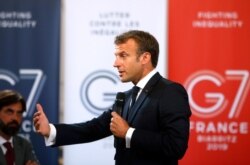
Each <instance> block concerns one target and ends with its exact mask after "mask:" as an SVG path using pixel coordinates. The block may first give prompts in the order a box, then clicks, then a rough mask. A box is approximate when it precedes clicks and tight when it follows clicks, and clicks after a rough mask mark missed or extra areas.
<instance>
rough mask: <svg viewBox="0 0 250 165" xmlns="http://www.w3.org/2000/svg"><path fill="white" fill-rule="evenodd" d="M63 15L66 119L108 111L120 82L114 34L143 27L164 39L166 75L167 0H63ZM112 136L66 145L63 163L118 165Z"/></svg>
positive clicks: (160, 67) (162, 62) (121, 87)
mask: <svg viewBox="0 0 250 165" xmlns="http://www.w3.org/2000/svg"><path fill="white" fill-rule="evenodd" d="M63 4H64V6H63V7H64V8H63V11H62V12H63V19H62V22H63V23H62V25H63V30H62V53H63V55H64V56H63V57H64V58H63V61H64V62H63V64H62V65H63V68H64V74H63V81H64V88H63V90H64V96H63V97H64V105H63V108H65V111H64V112H65V113H64V122H65V123H76V122H82V121H87V120H90V119H92V118H93V117H96V116H97V115H98V114H100V113H102V112H103V110H107V109H108V107H110V106H111V105H112V103H113V101H114V98H115V95H116V93H117V92H118V91H124V90H126V89H128V88H130V86H131V84H130V83H127V84H122V83H120V80H119V78H118V77H117V76H118V75H117V71H116V70H115V68H113V62H114V44H113V40H114V37H115V35H116V34H118V33H121V32H123V31H126V30H129V29H141V30H145V31H148V32H150V33H151V34H153V35H154V36H155V37H156V38H157V40H158V41H159V43H160V58H159V64H158V67H157V69H158V71H159V72H160V73H161V74H162V75H166V45H167V43H166V35H167V34H166V32H167V29H166V21H167V12H166V9H167V4H166V0H157V1H155V0H119V1H117V0H101V1H100V0H91V1H89V0H65V1H64V3H63ZM114 152H115V150H114V147H113V137H109V138H106V139H103V140H100V141H96V142H94V143H87V144H79V145H72V146H65V147H64V155H63V157H64V164H65V165H69V164H74V165H82V164H88V165H91V164H93V165H97V164H102V165H111V164H114Z"/></svg>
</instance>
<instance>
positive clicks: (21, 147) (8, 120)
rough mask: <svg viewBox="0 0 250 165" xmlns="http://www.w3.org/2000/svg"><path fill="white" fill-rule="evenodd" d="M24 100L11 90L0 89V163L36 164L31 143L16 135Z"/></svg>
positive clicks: (23, 109) (4, 164)
mask: <svg viewBox="0 0 250 165" xmlns="http://www.w3.org/2000/svg"><path fill="white" fill-rule="evenodd" d="M25 110H26V102H25V100H24V98H23V97H22V95H21V94H20V93H18V92H16V91H13V90H2V91H0V147H1V149H0V165H38V164H39V162H38V160H37V158H36V155H35V153H34V150H33V148H32V144H31V143H30V142H29V141H27V140H26V139H24V138H22V137H20V136H17V133H18V131H19V128H20V125H21V122H22V119H23V112H24V111H25Z"/></svg>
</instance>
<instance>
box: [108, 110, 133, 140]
mask: <svg viewBox="0 0 250 165" xmlns="http://www.w3.org/2000/svg"><path fill="white" fill-rule="evenodd" d="M111 115H112V118H111V122H110V130H111V132H112V133H113V134H114V135H115V136H116V137H119V138H125V136H126V133H127V131H128V129H129V125H128V123H127V121H126V120H124V119H123V118H122V117H121V116H120V115H118V114H117V113H116V112H112V113H111Z"/></svg>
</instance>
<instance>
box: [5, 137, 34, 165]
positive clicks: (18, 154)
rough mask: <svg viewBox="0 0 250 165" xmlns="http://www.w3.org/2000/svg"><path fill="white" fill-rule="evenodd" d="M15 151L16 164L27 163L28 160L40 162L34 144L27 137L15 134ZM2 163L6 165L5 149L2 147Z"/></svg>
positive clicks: (23, 164)
mask: <svg viewBox="0 0 250 165" xmlns="http://www.w3.org/2000/svg"><path fill="white" fill-rule="evenodd" d="M13 144H14V152H15V165H25V163H26V162H27V161H28V160H34V161H36V162H38V160H37V158H36V156H35V153H34V150H33V148H32V145H31V143H30V142H28V141H27V140H26V139H24V138H22V137H19V136H14V137H13ZM0 165H6V161H5V157H4V154H3V151H2V150H1V149H0Z"/></svg>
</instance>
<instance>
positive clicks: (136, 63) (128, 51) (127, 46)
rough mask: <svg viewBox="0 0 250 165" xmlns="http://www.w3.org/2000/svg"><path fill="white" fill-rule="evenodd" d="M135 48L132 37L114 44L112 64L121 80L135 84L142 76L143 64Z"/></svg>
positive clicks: (135, 44)
mask: <svg viewBox="0 0 250 165" xmlns="http://www.w3.org/2000/svg"><path fill="white" fill-rule="evenodd" d="M137 49H138V45H137V43H136V42H135V41H134V40H133V39H129V40H128V41H126V42H125V43H122V44H119V45H116V46H115V61H114V64H113V66H114V67H116V68H117V69H118V72H119V76H120V79H121V81H122V82H129V81H132V82H133V83H134V84H136V83H137V82H138V81H139V80H140V79H141V78H142V76H143V75H142V74H143V65H142V63H141V56H138V54H137Z"/></svg>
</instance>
